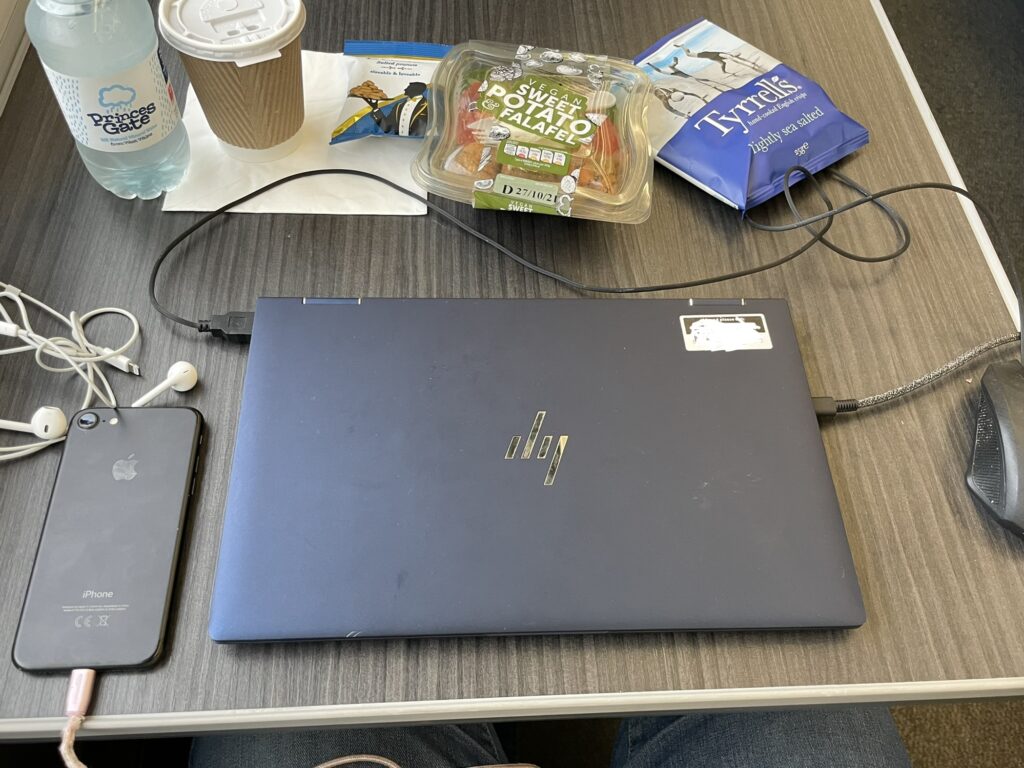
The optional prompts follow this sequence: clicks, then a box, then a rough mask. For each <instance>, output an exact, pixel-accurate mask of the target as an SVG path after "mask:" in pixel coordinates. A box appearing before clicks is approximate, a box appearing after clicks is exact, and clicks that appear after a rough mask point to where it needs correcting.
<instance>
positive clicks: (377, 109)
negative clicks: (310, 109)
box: [331, 40, 451, 144]
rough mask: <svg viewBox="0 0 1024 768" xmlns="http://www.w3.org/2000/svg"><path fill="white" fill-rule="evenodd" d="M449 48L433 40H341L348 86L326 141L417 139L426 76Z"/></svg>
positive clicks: (422, 126) (423, 119)
mask: <svg viewBox="0 0 1024 768" xmlns="http://www.w3.org/2000/svg"><path fill="white" fill-rule="evenodd" d="M450 48H451V46H450V45H442V44H436V43H400V42H389V41H386V40H346V41H345V56H346V57H347V58H350V59H352V64H351V66H350V68H349V89H348V92H347V93H346V94H345V101H344V102H343V103H342V107H341V114H340V115H339V117H338V127H337V128H335V129H334V130H333V131H332V132H331V144H340V143H341V142H344V141H351V140H353V139H361V138H363V137H364V136H403V137H412V138H423V134H424V133H425V132H426V129H427V110H428V109H429V107H430V101H431V100H432V98H433V95H432V92H431V90H430V80H431V78H432V77H433V76H434V70H435V69H437V65H438V63H439V62H440V61H441V59H443V58H444V56H445V54H446V53H448V50H449V49H450Z"/></svg>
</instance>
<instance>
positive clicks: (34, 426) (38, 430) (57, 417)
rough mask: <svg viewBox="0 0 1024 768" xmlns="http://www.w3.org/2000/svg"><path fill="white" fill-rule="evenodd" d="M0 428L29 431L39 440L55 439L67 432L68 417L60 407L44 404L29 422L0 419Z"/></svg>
mask: <svg viewBox="0 0 1024 768" xmlns="http://www.w3.org/2000/svg"><path fill="white" fill-rule="evenodd" d="M0 429H11V430H14V431H15V432H30V433H31V434H33V435H35V436H36V437H38V438H39V439H40V440H57V439H58V438H61V437H64V435H66V434H67V432H68V419H67V417H66V416H65V415H64V411H62V410H61V409H60V408H56V407H54V406H52V405H44V406H43V407H42V408H40V409H39V410H37V411H36V412H35V413H33V414H32V421H29V422H24V421H7V420H6V419H0Z"/></svg>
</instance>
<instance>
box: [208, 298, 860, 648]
mask: <svg viewBox="0 0 1024 768" xmlns="http://www.w3.org/2000/svg"><path fill="white" fill-rule="evenodd" d="M863 620H864V612H863V606H862V603H861V598H860V592H859V589H858V586H857V580H856V575H855V572H854V567H853V562H852V559H851V556H850V551H849V547H848V544H847V542H846V537H845V531H844V529H843V523H842V519H841V516H840V513H839V508H838V503H837V500H836V494H835V489H834V488H833V485H832V480H831V476H830V473H829V469H828V465H827V462H826V458H825V453H824V450H823V446H822V441H821V436H820V433H819V431H818V425H817V421H816V418H815V414H814V410H813V407H812V404H811V401H810V396H809V392H808V387H807V382H806V378H805V374H804V370H803V365H802V361H801V359H800V354H799V349H798V347H797V343H796V338H795V335H794V331H793V327H792V322H791V320H790V316H789V310H788V307H787V305H786V303H785V302H784V301H781V300H758V301H750V300H747V301H731V300H715V301H708V300H705V301H698V300H692V301H691V300H666V299H651V300H644V301H624V300H579V299H569V300H429V299H409V300H405V299H362V300H355V299H349V300H337V299H260V301H259V303H258V305H257V310H256V319H255V327H254V331H253V337H252V344H251V347H250V351H249V361H248V368H247V372H246V379H245V387H244V393H243V398H242V409H241V415H240V419H239V425H238V433H237V438H236V446H235V454H234V460H233V468H232V475H231V481H230V488H229V493H228V502H227V510H226V517H225V523H224V530H223V534H222V541H221V554H220V560H219V563H218V569H217V577H216V584H215V589H214V595H213V604H212V613H211V620H210V634H211V636H212V637H213V639H214V640H218V641H260V640H297V639H312V638H344V637H357V636H358V637H368V636H420V635H446V634H495V633H538V632H602V631H639V630H688V629H694V630H696V629H764V628H797V627H846V626H855V625H859V624H861V623H862V622H863Z"/></svg>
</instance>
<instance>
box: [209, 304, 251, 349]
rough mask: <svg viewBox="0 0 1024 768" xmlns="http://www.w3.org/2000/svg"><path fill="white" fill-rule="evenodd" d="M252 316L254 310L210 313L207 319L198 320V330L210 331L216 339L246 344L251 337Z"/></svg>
mask: <svg viewBox="0 0 1024 768" xmlns="http://www.w3.org/2000/svg"><path fill="white" fill-rule="evenodd" d="M254 317H255V313H254V312H228V313H226V314H223V315H211V316H210V319H209V320H200V321H199V332H200V333H212V334H213V335H214V336H216V337H217V338H218V339H226V340H227V341H231V342H234V343H235V344H248V343H249V341H250V340H251V339H252V323H253V318H254Z"/></svg>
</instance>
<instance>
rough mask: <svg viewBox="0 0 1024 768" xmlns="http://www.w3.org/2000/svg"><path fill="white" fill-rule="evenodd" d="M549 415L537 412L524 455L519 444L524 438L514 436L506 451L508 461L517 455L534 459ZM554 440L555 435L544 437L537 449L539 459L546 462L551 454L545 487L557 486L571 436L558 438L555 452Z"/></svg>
mask: <svg viewBox="0 0 1024 768" xmlns="http://www.w3.org/2000/svg"><path fill="white" fill-rule="evenodd" d="M547 415H548V412H547V411H537V415H536V416H535V417H534V419H533V426H532V427H530V434H529V435H527V436H526V442H525V443H524V444H523V452H522V453H519V443H521V442H522V441H523V436H522V435H513V436H512V439H511V440H510V441H509V444H508V450H506V451H505V458H506V459H514V458H516V455H517V454H518V455H519V458H520V459H530V458H533V448H534V446H535V445H537V437H538V436H539V435H540V428H541V426H543V424H544V417H545V416H547ZM554 439H555V438H554V436H553V435H544V437H543V438H541V441H540V445H539V446H538V447H537V458H538V459H541V460H544V459H546V458H547V457H548V454H549V453H550V454H551V463H550V464H548V471H547V474H546V475H544V485H554V484H555V475H557V474H558V467H559V465H560V464H561V463H562V459H563V458H564V457H565V446H566V444H567V443H568V442H569V436H568V435H562V436H560V437H559V438H558V442H557V443H555V447H554V450H552V448H551V443H552V442H553V441H554Z"/></svg>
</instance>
